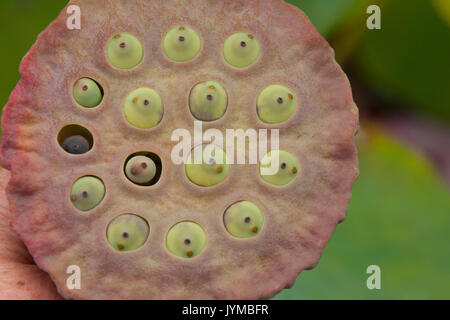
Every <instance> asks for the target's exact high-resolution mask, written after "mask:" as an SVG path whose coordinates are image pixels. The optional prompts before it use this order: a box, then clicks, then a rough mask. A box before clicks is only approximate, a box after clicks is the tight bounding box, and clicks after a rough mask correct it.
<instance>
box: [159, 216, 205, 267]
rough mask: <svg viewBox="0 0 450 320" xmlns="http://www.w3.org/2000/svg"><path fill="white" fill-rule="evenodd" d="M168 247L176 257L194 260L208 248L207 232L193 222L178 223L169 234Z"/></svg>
mask: <svg viewBox="0 0 450 320" xmlns="http://www.w3.org/2000/svg"><path fill="white" fill-rule="evenodd" d="M166 246H167V249H168V250H169V251H170V252H171V253H172V254H174V255H175V256H178V257H180V258H194V257H196V256H197V255H199V254H200V253H201V252H202V251H203V249H204V248H205V246H206V233H205V230H203V228H202V227H200V225H198V224H197V223H194V222H191V221H183V222H180V223H177V224H176V225H174V226H173V227H172V228H171V229H170V230H169V232H168V233H167V236H166Z"/></svg>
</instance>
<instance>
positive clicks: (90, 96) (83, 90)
mask: <svg viewBox="0 0 450 320" xmlns="http://www.w3.org/2000/svg"><path fill="white" fill-rule="evenodd" d="M72 94H73V98H74V99H75V101H76V102H78V104H80V105H81V106H83V107H85V108H93V107H96V106H98V105H99V104H100V102H102V99H103V92H102V89H101V88H100V86H99V84H98V83H97V82H95V81H94V80H92V79H89V78H81V79H79V80H78V81H77V82H75V84H74V85H73V90H72Z"/></svg>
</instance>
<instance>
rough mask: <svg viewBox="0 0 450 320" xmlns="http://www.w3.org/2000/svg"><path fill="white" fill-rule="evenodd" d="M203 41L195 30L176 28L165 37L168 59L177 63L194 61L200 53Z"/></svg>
mask: <svg viewBox="0 0 450 320" xmlns="http://www.w3.org/2000/svg"><path fill="white" fill-rule="evenodd" d="M201 47H202V41H201V39H200V36H199V35H198V34H197V32H195V31H194V30H193V29H191V28H189V27H186V26H176V27H174V28H172V29H171V30H170V31H169V32H167V34H166V35H165V36H164V40H163V49H164V53H165V54H166V56H167V58H169V59H170V60H173V61H176V62H184V61H189V60H192V59H194V58H195V57H196V56H197V55H198V54H199V52H200V49H201Z"/></svg>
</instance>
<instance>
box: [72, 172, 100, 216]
mask: <svg viewBox="0 0 450 320" xmlns="http://www.w3.org/2000/svg"><path fill="white" fill-rule="evenodd" d="M104 196H105V185H104V184H103V182H102V180H100V179H99V178H97V177H92V176H85V177H82V178H79V179H78V180H77V181H75V182H74V184H73V185H72V190H71V192H70V200H72V203H73V205H74V206H75V207H76V208H77V209H78V210H81V211H89V210H91V209H93V208H95V207H96V206H98V205H99V204H100V202H102V200H103V198H104Z"/></svg>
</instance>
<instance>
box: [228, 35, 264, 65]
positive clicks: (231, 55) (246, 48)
mask: <svg viewBox="0 0 450 320" xmlns="http://www.w3.org/2000/svg"><path fill="white" fill-rule="evenodd" d="M259 54H260V48H259V42H258V40H256V39H255V37H254V36H253V35H251V34H248V33H242V32H241V33H235V34H233V35H231V36H230V37H228V39H227V40H225V43H224V45H223V57H224V59H225V61H226V62H227V63H229V64H230V65H232V66H233V67H236V68H245V67H248V66H249V65H251V64H253V63H254V62H255V61H256V60H257V59H258V58H259Z"/></svg>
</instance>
